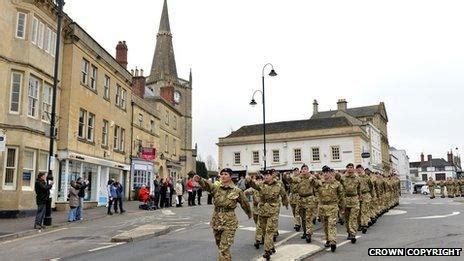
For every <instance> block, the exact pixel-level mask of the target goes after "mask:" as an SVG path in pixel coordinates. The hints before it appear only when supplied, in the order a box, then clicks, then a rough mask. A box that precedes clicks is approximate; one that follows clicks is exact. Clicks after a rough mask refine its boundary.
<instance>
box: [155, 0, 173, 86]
mask: <svg viewBox="0 0 464 261" xmlns="http://www.w3.org/2000/svg"><path fill="white" fill-rule="evenodd" d="M159 80H170V81H173V82H178V78H177V68H176V60H175V58H174V48H173V46H172V34H171V27H170V24H169V14H168V4H167V0H164V5H163V12H162V13H161V20H160V25H159V29H158V34H157V36H156V48H155V54H154V55H153V62H152V64H151V72H150V76H149V82H157V81H159Z"/></svg>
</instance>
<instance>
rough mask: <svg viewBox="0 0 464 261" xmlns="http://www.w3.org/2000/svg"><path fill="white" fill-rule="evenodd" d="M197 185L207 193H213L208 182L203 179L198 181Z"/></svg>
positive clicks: (211, 186)
mask: <svg viewBox="0 0 464 261" xmlns="http://www.w3.org/2000/svg"><path fill="white" fill-rule="evenodd" d="M198 184H199V185H200V186H201V187H202V188H203V189H204V190H206V191H208V192H213V188H214V186H213V185H212V184H211V183H209V182H208V181H206V180H205V179H203V178H200V180H198Z"/></svg>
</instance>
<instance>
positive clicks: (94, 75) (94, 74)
mask: <svg viewBox="0 0 464 261" xmlns="http://www.w3.org/2000/svg"><path fill="white" fill-rule="evenodd" d="M97 72H98V69H97V67H95V66H93V65H92V74H90V88H92V90H96V89H97Z"/></svg>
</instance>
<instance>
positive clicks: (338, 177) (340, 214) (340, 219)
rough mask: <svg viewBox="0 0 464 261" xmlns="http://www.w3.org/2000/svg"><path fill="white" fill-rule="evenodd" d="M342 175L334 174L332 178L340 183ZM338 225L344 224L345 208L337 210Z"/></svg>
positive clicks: (338, 172)
mask: <svg viewBox="0 0 464 261" xmlns="http://www.w3.org/2000/svg"><path fill="white" fill-rule="evenodd" d="M342 174H343V173H340V171H337V172H335V174H334V176H335V179H336V180H337V181H338V182H340V184H341V182H342V176H343V175H342ZM338 223H340V225H342V226H343V224H345V207H343V208H338Z"/></svg>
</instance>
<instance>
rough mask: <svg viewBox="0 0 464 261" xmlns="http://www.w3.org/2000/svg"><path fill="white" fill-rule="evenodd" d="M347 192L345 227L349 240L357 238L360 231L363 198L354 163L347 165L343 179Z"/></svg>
mask: <svg viewBox="0 0 464 261" xmlns="http://www.w3.org/2000/svg"><path fill="white" fill-rule="evenodd" d="M341 181H342V182H341V183H342V185H343V188H344V191H345V211H344V212H345V225H346V232H347V233H348V240H352V239H353V238H355V240H356V233H357V229H358V215H359V199H360V198H361V181H360V179H359V177H358V176H357V175H356V173H354V165H353V163H349V164H348V165H346V172H345V175H344V176H343V177H342V180H341Z"/></svg>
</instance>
